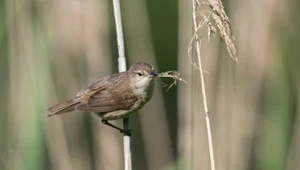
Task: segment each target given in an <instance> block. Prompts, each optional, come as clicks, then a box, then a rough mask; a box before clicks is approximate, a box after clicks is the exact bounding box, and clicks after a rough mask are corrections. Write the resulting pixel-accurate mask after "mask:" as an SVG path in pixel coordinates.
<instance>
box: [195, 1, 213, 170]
mask: <svg viewBox="0 0 300 170" xmlns="http://www.w3.org/2000/svg"><path fill="white" fill-rule="evenodd" d="M196 5H199V4H197V2H196V0H193V22H194V29H195V31H197V20H196V19H197V18H196ZM195 41H196V51H197V56H198V62H199V63H198V64H199V69H200V70H199V71H200V79H201V91H202V98H203V105H204V112H205V121H206V129H207V137H208V148H209V157H210V165H211V170H215V159H214V151H213V143H212V136H211V128H210V119H209V112H208V107H207V99H206V90H205V81H204V75H203V71H202V70H203V69H202V62H201V38H200V39H199V37H198V34H197V33H196V34H195Z"/></svg>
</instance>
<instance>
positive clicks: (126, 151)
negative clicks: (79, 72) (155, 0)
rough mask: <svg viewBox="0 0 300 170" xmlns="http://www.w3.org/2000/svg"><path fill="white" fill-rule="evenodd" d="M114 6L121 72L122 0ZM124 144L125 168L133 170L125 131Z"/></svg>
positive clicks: (115, 0)
mask: <svg viewBox="0 0 300 170" xmlns="http://www.w3.org/2000/svg"><path fill="white" fill-rule="evenodd" d="M113 8H114V14H115V23H116V31H117V43H118V52H119V58H118V64H119V67H118V68H119V72H123V71H126V58H125V50H124V49H125V48H124V36H123V27H122V17H121V7H120V0H113ZM123 127H124V131H125V132H128V131H129V129H130V127H129V118H124V119H123ZM123 146H124V166H125V167H124V169H125V170H131V169H132V166H131V151H130V136H129V135H128V134H127V133H124V137H123Z"/></svg>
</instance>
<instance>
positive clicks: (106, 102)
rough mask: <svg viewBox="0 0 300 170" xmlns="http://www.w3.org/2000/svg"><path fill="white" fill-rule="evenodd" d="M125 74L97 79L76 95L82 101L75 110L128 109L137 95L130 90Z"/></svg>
mask: <svg viewBox="0 0 300 170" xmlns="http://www.w3.org/2000/svg"><path fill="white" fill-rule="evenodd" d="M125 76H126V74H122V73H118V74H114V75H111V76H108V77H104V78H102V79H99V80H98V81H96V82H94V83H92V84H90V85H89V86H87V87H86V88H84V89H83V90H81V91H80V92H79V93H78V94H77V95H78V96H82V99H83V101H84V102H82V104H81V105H79V106H77V107H76V110H81V111H89V112H100V113H107V112H112V111H116V110H128V109H130V108H131V106H133V105H134V104H135V103H136V101H137V100H138V97H137V96H136V95H135V94H134V93H133V92H132V88H131V86H130V85H127V84H126V82H127V83H128V80H127V77H125Z"/></svg>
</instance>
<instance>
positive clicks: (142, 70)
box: [129, 62, 157, 88]
mask: <svg viewBox="0 0 300 170" xmlns="http://www.w3.org/2000/svg"><path fill="white" fill-rule="evenodd" d="M129 74H130V78H131V80H132V81H134V82H135V86H136V87H137V88H147V87H149V85H150V84H151V83H152V82H153V80H154V78H155V77H157V74H156V73H155V72H154V70H153V67H152V66H151V65H149V64H147V63H143V62H136V63H134V64H133V65H132V66H131V67H130V68H129Z"/></svg>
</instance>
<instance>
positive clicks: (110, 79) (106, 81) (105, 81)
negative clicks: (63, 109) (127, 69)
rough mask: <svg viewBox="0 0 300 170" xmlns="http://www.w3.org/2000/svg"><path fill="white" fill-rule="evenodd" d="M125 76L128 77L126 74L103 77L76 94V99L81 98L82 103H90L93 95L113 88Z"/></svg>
mask: <svg viewBox="0 0 300 170" xmlns="http://www.w3.org/2000/svg"><path fill="white" fill-rule="evenodd" d="M124 76H126V74H123V73H117V74H113V75H109V76H106V77H103V78H101V79H99V80H97V81H95V82H93V83H91V84H89V85H88V86H86V87H85V88H83V89H82V90H80V92H78V93H77V94H76V97H80V98H81V102H82V103H88V101H89V98H90V97H91V96H92V95H93V94H95V93H97V92H98V91H102V90H104V89H106V88H107V87H109V86H111V85H112V84H115V83H116V82H118V80H119V79H121V77H124Z"/></svg>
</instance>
